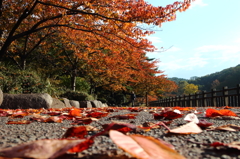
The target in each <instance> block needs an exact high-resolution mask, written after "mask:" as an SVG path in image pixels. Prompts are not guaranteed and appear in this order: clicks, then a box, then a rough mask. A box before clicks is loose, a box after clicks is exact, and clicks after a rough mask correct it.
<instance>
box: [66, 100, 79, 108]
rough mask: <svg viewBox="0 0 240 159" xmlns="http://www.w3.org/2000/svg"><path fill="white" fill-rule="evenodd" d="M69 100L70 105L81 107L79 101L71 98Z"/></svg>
mask: <svg viewBox="0 0 240 159" xmlns="http://www.w3.org/2000/svg"><path fill="white" fill-rule="evenodd" d="M69 102H70V105H71V106H73V107H76V108H80V104H79V101H76V100H70V101H69Z"/></svg>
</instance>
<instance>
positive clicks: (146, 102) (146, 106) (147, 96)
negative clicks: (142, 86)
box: [145, 92, 148, 107]
mask: <svg viewBox="0 0 240 159" xmlns="http://www.w3.org/2000/svg"><path fill="white" fill-rule="evenodd" d="M145 98H146V107H147V106H148V92H146V97H145Z"/></svg>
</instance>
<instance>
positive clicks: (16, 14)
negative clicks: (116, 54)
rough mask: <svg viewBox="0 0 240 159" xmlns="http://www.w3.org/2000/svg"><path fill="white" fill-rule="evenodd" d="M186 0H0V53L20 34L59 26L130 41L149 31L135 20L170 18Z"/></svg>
mask: <svg viewBox="0 0 240 159" xmlns="http://www.w3.org/2000/svg"><path fill="white" fill-rule="evenodd" d="M190 3H191V1H187V0H185V1H184V2H175V3H173V4H170V5H167V6H166V7H154V6H152V5H151V4H148V3H147V2H145V1H143V0H141V1H136V0H132V1H122V0H114V1H112V0H98V1H93V0H87V1H86V0H84V1H83V0H80V1H75V0H71V1H49V0H24V1H16V0H3V1H1V4H0V41H1V49H0V57H1V58H2V57H3V55H5V54H6V53H7V52H8V51H11V49H12V46H13V45H14V43H15V42H16V41H17V40H18V39H20V38H29V39H31V38H36V37H35V36H36V33H39V32H41V34H43V35H45V34H48V33H49V29H51V31H54V30H55V29H59V28H69V29H72V30H76V31H78V33H80V34H81V33H82V32H88V33H90V34H91V35H92V36H94V39H98V40H100V41H101V40H103V39H104V41H108V42H111V44H118V43H119V42H122V41H124V42H125V43H129V44H133V43H132V39H138V40H140V38H142V37H143V36H144V35H147V34H149V33H151V32H149V31H144V30H142V29H141V28H140V27H138V26H137V24H138V23H145V24H152V25H157V26H160V25H161V23H163V22H167V21H171V20H174V19H175V14H176V11H178V10H180V11H182V10H186V9H187V8H188V7H189V6H190ZM111 36H114V37H115V39H112V38H111ZM126 37H129V38H126ZM140 41H141V40H140ZM121 46H122V45H121Z"/></svg>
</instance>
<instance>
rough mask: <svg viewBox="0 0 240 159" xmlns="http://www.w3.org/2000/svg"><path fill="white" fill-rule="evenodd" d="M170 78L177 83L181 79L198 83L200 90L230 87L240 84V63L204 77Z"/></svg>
mask: <svg viewBox="0 0 240 159" xmlns="http://www.w3.org/2000/svg"><path fill="white" fill-rule="evenodd" d="M169 80H172V81H175V82H176V83H178V82H179V81H181V80H183V81H187V82H188V83H192V84H195V85H198V86H199V89H200V90H206V91H210V90H211V89H212V88H216V89H217V90H219V89H222V87H224V86H228V88H231V87H236V86H237V84H240V64H239V65H237V66H235V67H230V68H227V69H224V70H222V71H220V72H216V73H212V74H209V75H205V76H202V77H194V78H192V79H190V80H186V79H183V78H177V77H173V78H169Z"/></svg>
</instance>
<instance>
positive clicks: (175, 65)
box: [159, 54, 208, 71]
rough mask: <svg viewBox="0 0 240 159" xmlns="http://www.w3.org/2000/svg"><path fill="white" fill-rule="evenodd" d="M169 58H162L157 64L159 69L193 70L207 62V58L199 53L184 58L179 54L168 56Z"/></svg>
mask: <svg viewBox="0 0 240 159" xmlns="http://www.w3.org/2000/svg"><path fill="white" fill-rule="evenodd" d="M168 58H169V60H168V61H167V62H165V61H166V60H163V61H162V62H160V64H159V69H160V70H168V71H176V70H193V69H196V67H197V68H200V67H204V66H205V65H206V64H208V59H207V58H203V57H200V56H199V54H194V55H193V56H191V57H188V58H186V57H185V58H184V57H181V55H178V56H177V55H176V56H169V57H168Z"/></svg>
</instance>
